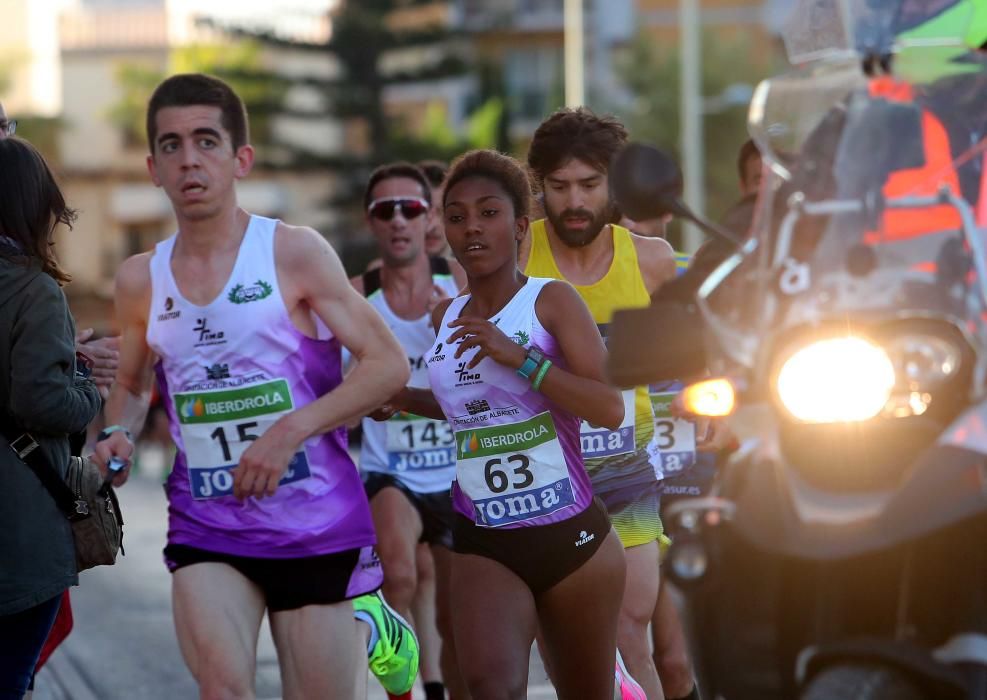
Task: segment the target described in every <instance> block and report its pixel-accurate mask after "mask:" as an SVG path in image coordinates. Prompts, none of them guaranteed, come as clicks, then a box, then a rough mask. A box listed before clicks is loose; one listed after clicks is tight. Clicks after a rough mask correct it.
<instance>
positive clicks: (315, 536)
mask: <svg viewBox="0 0 987 700" xmlns="http://www.w3.org/2000/svg"><path fill="white" fill-rule="evenodd" d="M277 223H278V222H277V221H275V220H273V219H266V218H263V217H259V216H253V217H251V219H250V223H249V224H248V226H247V230H246V232H245V233H244V236H243V240H242V241H241V243H240V248H239V252H238V253H237V258H236V262H235V263H234V265H233V270H232V271H231V273H230V277H229V280H228V281H227V282H226V285H225V286H224V288H223V290H222V291H221V292H220V293H219V294H218V295H217V296H216V298H215V299H213V300H212V301H211V302H209V303H208V304H205V305H202V306H200V305H198V304H193V303H191V302H190V301H188V300H187V299H185V298H184V297H183V296H182V293H181V290H180V289H179V288H178V285H177V284H176V283H175V278H174V276H173V274H172V271H171V258H172V252H173V251H174V247H175V241H176V237H175V236H172V237H171V238H169V239H167V240H165V241H162V242H161V243H159V244H158V245H157V247H156V248H155V252H154V256H153V257H152V258H151V314H150V318H149V319H148V325H147V343H148V345H149V346H150V348H151V349H152V350H153V351H154V352H155V353H156V354H157V356H158V358H159V361H158V363H157V365H156V366H155V371H156V373H157V377H158V386H159V388H160V390H161V396H162V403H163V404H164V407H165V409H166V410H167V412H168V418H169V422H170V430H171V436H172V439H173V440H174V441H175V444H176V445H177V446H178V454H177V456H176V458H175V468H174V469H173V470H172V473H171V475H170V476H169V477H168V482H167V485H166V490H167V492H168V499H169V506H170V507H169V509H168V514H169V527H168V541H169V542H171V543H173V544H187V545H191V546H195V547H199V548H201V549H206V550H209V551H218V552H224V553H227V554H235V555H239V556H252V557H270V558H283V557H305V556H315V555H319V554H327V553H330V552H337V551H341V550H345V549H353V548H357V547H364V546H367V545H370V544H373V542H374V530H373V523H372V521H371V519H370V509H369V507H368V505H367V499H366V495H365V494H364V491H363V484H362V483H361V482H360V477H359V474H358V473H357V471H356V468H355V467H354V466H353V462H352V460H351V459H350V457H349V454H348V453H347V449H346V448H347V445H346V433H345V430H343V429H337V430H334V431H331V432H329V433H326V434H324V435H319V436H316V437H313V438H310V439H309V440H306V441H305V443H304V444H303V445H302V446H301V447H300V448H299V450H298V452H297V453H296V454H295V456H294V458H293V459H292V461H291V463H290V464H289V466H288V469H287V471H286V472H285V474H284V476H283V477H282V479H281V482H280V485H279V487H278V490H277V493H276V494H275V495H274V496H271V497H269V498H263V499H256V498H248V499H247V500H246V501H244V502H240V501H237V500H236V499H235V498H233V496H232V484H233V477H232V474H231V472H232V470H233V468H234V467H235V466H236V464H237V462H238V461H239V459H240V455H242V454H243V452H244V451H245V450H246V449H247V448H248V447H249V446H250V444H251V442H252V441H253V440H255V439H256V438H258V437H259V436H261V435H263V434H264V432H265V431H266V430H268V429H269V428H270V427H271V426H272V425H273V424H274V422H275V421H277V419H278V418H280V417H281V416H282V415H284V414H286V413H288V412H290V411H292V410H297V409H298V408H300V407H302V406H304V405H306V404H308V403H311V402H312V401H314V400H316V399H317V398H318V397H320V396H322V395H324V394H326V393H328V392H329V391H331V390H332V389H334V388H335V387H336V386H338V385H339V383H340V382H341V380H342V366H341V362H340V344H339V341H338V340H337V339H336V338H333V337H331V334H330V333H328V329H326V328H325V327H324V326H322V328H321V335H322V336H323V338H325V336H326V335H329V336H330V337H328V338H325V339H320V340H317V339H313V338H309V337H308V336H306V335H305V334H303V333H302V332H300V331H299V330H298V329H297V328H296V327H295V325H294V323H293V322H292V320H291V317H290V315H289V313H288V309H287V308H286V306H285V304H284V300H283V299H282V297H281V290H280V288H279V286H278V276H277V268H276V265H275V260H274V240H275V231H276V227H277Z"/></svg>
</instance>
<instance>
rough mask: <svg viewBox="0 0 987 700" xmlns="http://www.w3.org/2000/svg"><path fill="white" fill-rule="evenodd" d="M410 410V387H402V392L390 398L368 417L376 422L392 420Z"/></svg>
mask: <svg viewBox="0 0 987 700" xmlns="http://www.w3.org/2000/svg"><path fill="white" fill-rule="evenodd" d="M407 408H408V387H402V389H401V391H399V392H398V393H396V394H395V395H394V396H392V397H391V398H389V399H388V400H387V401H386V402H384V403H383V404H381V405H380V407H379V408H376V409H374V410H373V411H371V412H370V413H368V414H367V417H368V418H370V419H371V420H375V421H385V420H390V419H391V418H392V417H393V416H394V415H396V414H398V413H401V411H406V410H407Z"/></svg>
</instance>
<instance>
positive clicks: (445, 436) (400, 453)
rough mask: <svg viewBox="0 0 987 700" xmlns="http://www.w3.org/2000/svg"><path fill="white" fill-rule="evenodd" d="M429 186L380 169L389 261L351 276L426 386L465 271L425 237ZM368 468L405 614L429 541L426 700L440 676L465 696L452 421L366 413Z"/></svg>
mask: <svg viewBox="0 0 987 700" xmlns="http://www.w3.org/2000/svg"><path fill="white" fill-rule="evenodd" d="M430 198H431V190H430V186H429V182H428V181H427V180H426V178H425V175H424V173H422V171H421V170H419V169H418V168H417V167H416V166H414V165H411V164H410V163H391V164H388V165H383V166H381V167H379V168H377V169H376V170H375V171H374V172H373V173H372V174H371V175H370V179H369V181H368V183H367V187H366V190H365V193H364V202H365V204H366V211H367V226H368V227H369V228H370V230H371V232H372V233H373V234H374V237H375V238H376V239H377V244H378V246H379V250H380V254H381V267H379V268H376V269H374V270H369V271H367V272H365V273H364V274H363V275H362V276H360V277H356V278H354V279H353V280H352V283H353V286H354V287H355V288H356V289H357V291H359V292H361V293H362V294H363V295H364V296H366V297H367V300H368V301H369V302H370V304H371V305H372V306H373V307H374V308H375V309H376V310H377V312H378V313H379V314H380V315H381V317H382V318H383V319H384V322H385V323H386V324H387V325H388V327H389V328H390V329H391V332H392V333H394V335H395V336H396V337H397V339H398V342H399V343H400V344H401V346H402V347H403V348H404V351H405V353H406V354H407V356H408V362H409V363H410V365H411V380H410V382H409V385H410V386H413V387H416V388H423V389H427V388H428V386H429V383H428V373H427V369H426V367H425V353H426V351H427V350H428V349H429V348H430V347H431V346H432V343H433V342H434V340H435V332H434V331H433V330H432V322H431V316H430V313H431V311H432V309H433V308H434V307H435V305H436V304H437V303H438V302H439V301H440V300H442V299H445V298H448V297H451V296H455V295H456V293H457V291H458V290H459V289H461V288H462V287H463V285H464V284H465V283H466V274H465V273H464V272H463V269H462V267H461V266H460V265H459V264H458V263H456V262H455V261H448V260H446V259H445V258H438V257H435V258H430V257H429V256H428V253H427V251H426V245H425V237H426V232H427V229H428V226H429V225H430V223H431V219H432V216H431V211H430V209H431V201H430ZM360 469H361V470H362V472H363V476H364V486H365V488H366V491H367V496H368V498H369V499H370V509H371V512H372V514H373V519H374V526H375V528H376V530H377V553H378V555H379V556H380V559H381V563H382V564H383V569H384V594H385V596H386V597H387V600H388V602H389V603H390V604H391V605H392V606H394V608H395V609H396V610H397V611H398V612H399V613H400V614H401V615H404V616H405V617H409V618H410V617H412V616H411V612H412V606H413V603H414V601H415V598H416V595H417V594H419V591H418V582H419V576H418V574H419V571H418V561H417V550H418V543H419V542H424V543H427V544H428V545H429V548H430V550H431V553H432V558H433V559H434V562H435V564H434V568H435V573H436V576H435V578H436V586H437V591H436V590H434V589H433V588H429V589H428V590H427V591H426V593H427V594H429V595H433V596H435V602H434V604H432V605H420V606H418V608H419V610H421V611H422V613H423V616H424V615H428V614H431V615H432V616H435V615H436V605H437V606H438V615H437V617H438V620H439V621H441V623H442V624H441V626H440V627H439V634H440V635H441V638H442V643H441V649H442V651H441V657H442V668H443V670H444V671H445V673H444V674H440V673H439V671H438V663H439V656H440V652H439V648H438V646H439V645H435V648H428V647H424V648H423V649H422V661H423V665H422V667H421V675H422V679H423V681H424V682H425V689H426V697H427V698H428V700H432V699H433V698H442V697H444V688H443V684H442V678H443V676H444V677H445V680H446V683H447V684H448V685H449V686H450V690H451V691H452V693H451V694H452V697H453V698H454V699H455V698H459V697H465V695H464V694H463V692H462V688H461V683H457V681H456V672H455V671H456V662H455V651H454V649H453V643H452V634H451V630H450V629H449V625H448V620H449V594H448V583H449V569H450V559H451V552H450V549H451V547H452V530H451V526H452V499H451V497H450V495H449V485H450V484H451V483H452V480H453V479H454V478H455V472H456V453H455V443H454V440H453V433H452V429H451V428H450V427H449V424H448V423H446V422H445V421H438V420H431V419H428V418H421V417H419V416H415V415H411V414H406V413H402V414H398V415H395V416H393V417H391V419H390V420H388V421H386V422H378V421H375V420H372V419H370V418H365V419H364V420H363V442H362V445H361V449H360ZM426 602H427V601H426ZM436 622H437V621H436V620H435V619H434V618H433V619H415V620H414V625H415V627H416V629H417V630H418V631H419V639H420V640H429V639H434V631H433V633H432V634H431V635H430V634H429V633H428V632H426V633H425V634H424V635H422V634H421V630H423V629H431V630H434V625H436Z"/></svg>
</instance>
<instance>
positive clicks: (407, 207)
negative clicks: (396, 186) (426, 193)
mask: <svg viewBox="0 0 987 700" xmlns="http://www.w3.org/2000/svg"><path fill="white" fill-rule="evenodd" d="M398 210H400V212H401V216H403V217H404V218H405V219H408V220H409V221H410V220H411V219H417V218H418V217H419V216H421V215H422V214H424V213H425V212H427V211H428V202H426V201H425V200H424V199H419V198H417V197H384V198H383V199H375V200H374V201H372V202H371V203H370V206H369V207H367V213H368V214H369V215H370V216H372V217H373V218H375V219H380V220H381V221H390V220H391V219H393V218H394V212H395V211H398Z"/></svg>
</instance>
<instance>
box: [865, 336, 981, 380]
mask: <svg viewBox="0 0 987 700" xmlns="http://www.w3.org/2000/svg"><path fill="white" fill-rule="evenodd" d="M884 346H885V348H886V349H887V353H888V357H889V358H890V359H891V362H892V364H893V365H894V367H895V369H896V370H897V374H898V379H899V382H900V383H902V384H904V385H906V386H908V387H909V388H912V389H922V390H926V389H931V388H934V387H935V386H937V385H939V384H942V383H943V382H945V381H946V380H947V379H950V378H951V377H953V376H954V375H955V374H956V373H957V372H958V371H959V368H960V362H961V359H962V357H961V352H960V349H959V348H958V347H956V345H955V344H954V343H952V342H950V341H949V340H947V339H945V338H940V337H938V336H935V335H931V334H927V333H909V334H906V335H900V336H896V337H892V338H890V339H889V340H888V341H887V342H886V343H885V344H884Z"/></svg>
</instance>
